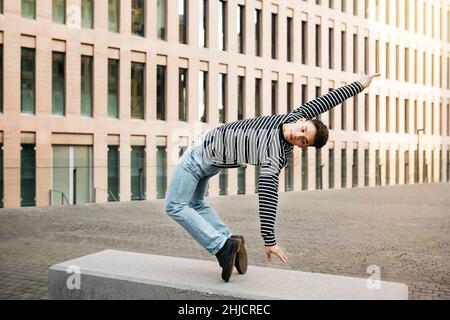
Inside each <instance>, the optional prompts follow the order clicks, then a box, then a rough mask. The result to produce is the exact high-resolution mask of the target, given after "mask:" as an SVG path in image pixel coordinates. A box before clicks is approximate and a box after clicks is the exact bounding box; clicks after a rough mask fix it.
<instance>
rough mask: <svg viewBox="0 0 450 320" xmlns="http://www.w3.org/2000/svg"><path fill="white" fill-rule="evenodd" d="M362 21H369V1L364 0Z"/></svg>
mask: <svg viewBox="0 0 450 320" xmlns="http://www.w3.org/2000/svg"><path fill="white" fill-rule="evenodd" d="M364 19H369V0H364Z"/></svg>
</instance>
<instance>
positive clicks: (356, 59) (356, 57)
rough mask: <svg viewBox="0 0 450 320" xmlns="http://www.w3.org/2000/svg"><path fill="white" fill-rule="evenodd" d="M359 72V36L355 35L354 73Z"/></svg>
mask: <svg viewBox="0 0 450 320" xmlns="http://www.w3.org/2000/svg"><path fill="white" fill-rule="evenodd" d="M357 72H358V35H357V34H353V73H357Z"/></svg>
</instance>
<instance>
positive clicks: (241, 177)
mask: <svg viewBox="0 0 450 320" xmlns="http://www.w3.org/2000/svg"><path fill="white" fill-rule="evenodd" d="M246 169H247V167H245V166H241V167H239V168H238V190H237V193H238V194H245V171H246Z"/></svg>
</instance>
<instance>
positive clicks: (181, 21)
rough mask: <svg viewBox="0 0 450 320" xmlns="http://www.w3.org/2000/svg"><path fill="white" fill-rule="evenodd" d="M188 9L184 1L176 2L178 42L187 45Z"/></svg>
mask: <svg viewBox="0 0 450 320" xmlns="http://www.w3.org/2000/svg"><path fill="white" fill-rule="evenodd" d="M187 30H188V7H187V1H186V0H178V41H179V42H180V43H184V44H187V43H188V33H187Z"/></svg>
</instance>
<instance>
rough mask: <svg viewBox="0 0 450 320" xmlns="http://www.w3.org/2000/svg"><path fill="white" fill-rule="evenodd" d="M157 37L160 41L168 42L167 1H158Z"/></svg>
mask: <svg viewBox="0 0 450 320" xmlns="http://www.w3.org/2000/svg"><path fill="white" fill-rule="evenodd" d="M156 10H157V12H158V17H157V22H156V23H157V36H158V39H161V40H166V29H167V1H166V0H158V4H157V9H156Z"/></svg>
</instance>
